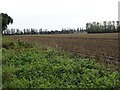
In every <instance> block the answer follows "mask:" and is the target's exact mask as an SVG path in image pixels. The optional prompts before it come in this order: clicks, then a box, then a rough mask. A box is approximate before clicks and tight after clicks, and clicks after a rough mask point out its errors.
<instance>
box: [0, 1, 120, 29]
mask: <svg viewBox="0 0 120 90" xmlns="http://www.w3.org/2000/svg"><path fill="white" fill-rule="evenodd" d="M118 1H119V0H0V13H1V12H3V13H7V14H8V15H10V16H11V17H12V18H13V20H14V23H13V24H12V25H9V28H19V29H23V28H36V29H39V28H43V29H48V30H52V29H53V30H56V29H57V30H61V28H62V27H63V28H77V27H83V28H85V24H86V23H87V22H94V21H98V22H102V21H113V20H115V21H117V20H118Z"/></svg>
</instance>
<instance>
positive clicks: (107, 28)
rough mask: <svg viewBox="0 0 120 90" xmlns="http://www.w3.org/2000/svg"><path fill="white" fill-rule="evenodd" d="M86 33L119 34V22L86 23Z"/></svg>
mask: <svg viewBox="0 0 120 90" xmlns="http://www.w3.org/2000/svg"><path fill="white" fill-rule="evenodd" d="M86 31H87V32H88V33H115V32H120V21H103V22H102V23H99V22H92V23H86Z"/></svg>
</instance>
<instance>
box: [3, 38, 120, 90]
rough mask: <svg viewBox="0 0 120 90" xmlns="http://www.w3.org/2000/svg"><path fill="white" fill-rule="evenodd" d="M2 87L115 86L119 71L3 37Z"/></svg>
mask: <svg viewBox="0 0 120 90" xmlns="http://www.w3.org/2000/svg"><path fill="white" fill-rule="evenodd" d="M2 51H3V61H2V62H3V88H98V87H101V88H106V87H107V88H115V87H120V81H119V80H120V73H119V72H118V71H115V70H114V69H111V68H109V66H105V65H104V64H101V63H98V62H97V61H96V60H94V59H83V58H80V57H74V56H71V55H69V54H63V53H60V52H58V51H56V50H54V49H53V48H47V47H46V48H37V47H36V46H34V45H33V44H30V43H26V42H23V41H19V40H18V41H12V40H10V39H9V38H4V39H3V50H2Z"/></svg>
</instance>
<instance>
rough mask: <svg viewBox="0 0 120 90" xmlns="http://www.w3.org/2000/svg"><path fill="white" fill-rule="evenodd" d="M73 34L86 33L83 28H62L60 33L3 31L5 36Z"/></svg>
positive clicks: (31, 29)
mask: <svg viewBox="0 0 120 90" xmlns="http://www.w3.org/2000/svg"><path fill="white" fill-rule="evenodd" d="M72 33H86V31H85V29H83V28H77V29H74V28H73V29H72V28H69V29H66V28H62V29H61V30H60V31H59V30H51V31H48V30H47V29H42V28H41V29H34V28H30V29H23V30H20V29H6V30H4V31H3V34H4V35H29V34H72Z"/></svg>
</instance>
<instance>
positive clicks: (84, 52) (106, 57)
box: [8, 33, 120, 65]
mask: <svg viewBox="0 0 120 90" xmlns="http://www.w3.org/2000/svg"><path fill="white" fill-rule="evenodd" d="M8 37H9V38H11V39H18V40H23V41H27V42H32V43H36V44H37V45H44V46H50V47H53V48H56V49H58V50H60V51H61V52H68V53H71V54H73V55H77V56H80V57H86V58H95V59H97V60H100V61H104V62H107V63H113V64H115V65H118V63H119V62H120V60H119V59H118V56H119V53H118V33H106V34H55V35H16V36H8Z"/></svg>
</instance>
